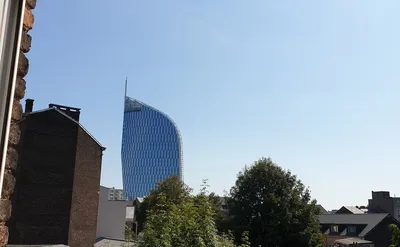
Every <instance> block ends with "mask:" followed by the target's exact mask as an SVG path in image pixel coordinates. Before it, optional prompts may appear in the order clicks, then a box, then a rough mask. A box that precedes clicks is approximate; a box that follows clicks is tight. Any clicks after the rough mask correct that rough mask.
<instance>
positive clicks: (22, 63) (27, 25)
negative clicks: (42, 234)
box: [0, 0, 36, 246]
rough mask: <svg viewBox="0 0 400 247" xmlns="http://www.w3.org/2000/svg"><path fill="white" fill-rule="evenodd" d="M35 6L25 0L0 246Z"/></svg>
mask: <svg viewBox="0 0 400 247" xmlns="http://www.w3.org/2000/svg"><path fill="white" fill-rule="evenodd" d="M35 7H36V0H26V6H25V12H24V22H23V33H22V39H21V48H20V56H19V61H18V78H17V82H16V88H15V94H14V103H13V110H12V120H11V128H10V137H9V142H8V150H7V161H6V170H5V174H4V184H3V193H2V198H1V199H0V246H5V245H6V244H7V241H8V228H7V226H6V222H7V221H8V219H9V218H10V215H11V210H12V208H11V201H10V199H11V196H12V194H13V191H14V185H15V178H14V171H15V168H16V167H17V162H18V152H17V145H18V142H19V138H20V134H21V131H20V129H19V127H18V124H17V122H18V121H19V120H20V119H21V118H22V113H23V112H22V105H21V103H20V101H21V99H22V98H24V96H25V88H26V82H25V80H24V77H25V76H26V75H27V74H28V69H29V60H28V58H27V57H26V56H25V53H28V52H29V50H30V48H31V40H32V38H31V36H30V35H29V34H28V32H29V30H31V29H32V27H33V22H34V16H33V14H32V10H33V9H34V8H35Z"/></svg>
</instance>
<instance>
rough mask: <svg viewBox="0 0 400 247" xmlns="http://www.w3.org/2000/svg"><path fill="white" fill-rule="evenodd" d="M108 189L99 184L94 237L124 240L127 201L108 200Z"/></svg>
mask: <svg viewBox="0 0 400 247" xmlns="http://www.w3.org/2000/svg"><path fill="white" fill-rule="evenodd" d="M109 191H110V189H109V188H106V187H104V186H100V196H99V207H98V213H97V231H96V238H97V239H100V238H107V239H114V240H124V239H125V236H124V232H125V224H126V208H127V205H128V204H129V202H127V201H116V200H108V196H109ZM104 246H108V245H104Z"/></svg>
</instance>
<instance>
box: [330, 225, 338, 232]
mask: <svg viewBox="0 0 400 247" xmlns="http://www.w3.org/2000/svg"><path fill="white" fill-rule="evenodd" d="M331 232H339V226H337V225H335V226H331Z"/></svg>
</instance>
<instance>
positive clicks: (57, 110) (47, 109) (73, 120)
mask: <svg viewBox="0 0 400 247" xmlns="http://www.w3.org/2000/svg"><path fill="white" fill-rule="evenodd" d="M48 111H56V112H58V113H60V114H61V115H63V116H64V117H66V118H68V119H69V120H71V121H72V122H74V123H76V124H77V125H78V126H79V127H80V128H81V129H82V130H83V131H84V132H85V133H86V134H87V135H88V136H90V138H92V140H93V141H95V142H96V143H97V144H98V145H99V146H100V147H101V149H102V150H103V151H104V150H106V148H105V147H104V146H103V145H101V143H100V142H99V141H97V140H96V138H94V137H93V136H92V134H90V132H89V131H87V130H86V129H85V128H84V127H83V126H82V124H81V123H80V122H78V121H76V120H75V119H73V118H72V117H70V116H68V115H67V114H66V113H64V112H63V111H61V110H59V109H57V108H56V107H51V108H46V109H43V110H39V111H34V112H30V113H25V115H26V116H30V115H34V114H38V113H42V112H48Z"/></svg>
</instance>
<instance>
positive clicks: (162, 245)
mask: <svg viewBox="0 0 400 247" xmlns="http://www.w3.org/2000/svg"><path fill="white" fill-rule="evenodd" d="M168 181H170V180H168ZM168 181H164V182H163V183H160V184H159V185H158V187H157V188H156V189H155V190H154V191H153V192H152V196H153V197H152V198H151V200H150V201H151V203H149V207H148V212H147V216H146V222H145V224H144V230H143V233H144V234H143V239H141V240H140V241H139V246H140V247H154V246H157V247H188V246H190V247H236V246H235V245H234V241H233V238H232V237H230V236H229V235H228V234H225V235H218V234H217V229H216V227H215V222H214V211H213V206H212V204H211V203H210V201H209V197H208V195H207V194H208V191H207V185H206V182H204V186H203V189H202V190H201V192H200V193H199V194H198V195H197V196H191V195H190V194H189V193H186V192H187V191H190V190H188V188H187V187H186V186H185V185H183V184H181V186H182V187H181V188H180V189H176V190H175V189H174V190H172V189H169V188H166V185H171V186H174V185H176V183H169V182H168ZM163 185H165V186H163ZM177 191H180V192H182V193H180V192H179V193H177ZM165 192H166V193H165ZM168 193H172V194H168ZM177 194H181V196H177ZM173 198H174V199H173ZM177 198H178V199H177ZM243 246H247V245H243Z"/></svg>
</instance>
